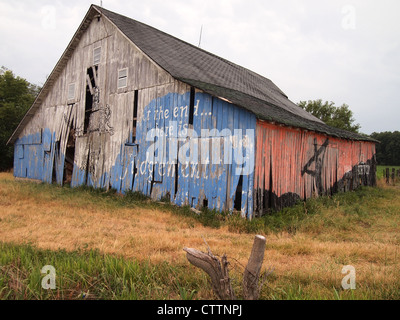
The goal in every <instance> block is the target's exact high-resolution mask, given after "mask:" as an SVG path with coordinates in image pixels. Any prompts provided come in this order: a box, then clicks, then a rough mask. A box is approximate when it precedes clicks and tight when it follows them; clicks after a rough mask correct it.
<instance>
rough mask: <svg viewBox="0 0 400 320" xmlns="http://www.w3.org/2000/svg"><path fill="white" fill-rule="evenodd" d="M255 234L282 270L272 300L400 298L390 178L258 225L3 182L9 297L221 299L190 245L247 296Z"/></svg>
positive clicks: (1, 263) (4, 277) (399, 221)
mask: <svg viewBox="0 0 400 320" xmlns="http://www.w3.org/2000/svg"><path fill="white" fill-rule="evenodd" d="M381 171H383V169H382V170H381ZM378 174H379V169H378ZM256 234H261V235H264V236H265V237H266V239H267V246H266V251H265V257H264V264H263V271H266V270H270V271H271V270H272V272H270V273H269V275H268V276H267V278H266V281H265V283H264V285H263V287H262V290H261V299H263V300H298V299H299V300H317V299H318V300H320V299H323V300H349V299H350V300H352V299H363V300H364V299H365V300H372V299H374V300H375V299H378V300H397V299H400V260H399V255H400V252H399V245H400V182H397V184H396V185H386V184H385V182H384V181H383V180H382V179H380V180H378V186H377V187H368V188H364V187H363V188H360V189H359V190H357V191H354V192H349V193H339V194H336V195H334V196H332V197H320V198H317V199H309V200H308V201H307V202H301V203H299V204H298V205H296V206H294V207H292V208H287V209H284V210H282V211H280V212H275V213H271V214H269V215H267V216H265V217H263V218H259V219H254V220H252V221H247V220H243V219H242V218H241V217H239V216H238V215H237V214H232V215H229V214H221V213H217V212H214V211H209V210H204V211H203V212H202V213H201V214H200V215H197V214H195V213H193V212H192V211H191V210H190V209H189V208H187V207H183V208H178V207H175V206H173V205H171V204H169V203H164V202H152V201H150V200H149V199H147V198H146V197H143V196H142V195H140V194H136V193H131V194H127V195H125V196H121V195H119V194H117V193H115V192H112V191H108V192H106V191H104V190H94V189H90V188H74V189H72V188H68V187H59V186H57V185H48V184H41V183H34V182H27V181H15V180H14V178H13V176H12V174H11V173H0V299H3V300H23V299H24V300H27V299H28V300H48V299H60V300H61V299H62V300H91V299H92V300H164V299H165V300H194V299H197V300H209V299H215V296H214V294H213V291H212V287H211V284H210V283H209V281H208V276H207V275H206V274H205V273H204V272H203V271H201V270H200V269H197V268H195V267H194V266H192V265H191V264H190V263H189V262H188V261H187V259H186V255H185V252H184V251H183V248H184V247H190V248H195V249H198V250H202V251H204V252H206V251H207V250H208V248H210V249H211V250H212V252H213V254H214V255H217V256H222V255H223V254H226V255H227V256H228V261H229V262H230V276H231V279H232V285H233V289H234V291H235V292H236V295H237V296H238V298H239V299H241V297H242V292H241V281H242V274H243V270H244V268H245V266H246V264H247V260H248V258H249V256H250V253H251V248H252V243H253V239H254V236H255V235H256ZM44 266H52V267H54V270H55V274H54V280H55V287H54V288H50V289H46V288H45V287H44V286H43V283H44V282H46V279H47V274H46V273H41V271H42V268H43V267H44ZM345 266H352V267H353V268H354V270H355V285H356V286H355V288H354V289H345V288H344V287H343V286H342V282H343V279H344V278H345V277H346V273H342V270H343V267H345Z"/></svg>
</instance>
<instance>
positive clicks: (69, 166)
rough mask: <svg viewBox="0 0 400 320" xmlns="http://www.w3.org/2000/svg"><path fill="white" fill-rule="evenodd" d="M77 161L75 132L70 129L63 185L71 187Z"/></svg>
mask: <svg viewBox="0 0 400 320" xmlns="http://www.w3.org/2000/svg"><path fill="white" fill-rule="evenodd" d="M74 160H75V130H74V128H72V127H71V128H70V130H69V135H68V140H67V146H66V149H65V164H64V180H63V184H67V185H71V181H72V174H73V172H74Z"/></svg>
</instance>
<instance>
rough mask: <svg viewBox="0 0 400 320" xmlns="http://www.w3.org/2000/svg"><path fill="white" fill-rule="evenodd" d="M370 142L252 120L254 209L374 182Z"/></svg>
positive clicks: (374, 169) (258, 209) (278, 206)
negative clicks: (254, 127) (254, 143)
mask: <svg viewBox="0 0 400 320" xmlns="http://www.w3.org/2000/svg"><path fill="white" fill-rule="evenodd" d="M375 172H376V164H375V143H373V142H368V141H351V140H345V139H338V138H334V137H329V136H327V135H323V134H318V133H315V132H309V131H305V130H300V129H295V128H288V127H284V126H280V125H276V124H271V123H267V122H263V121H260V120H258V121H257V130H256V165H255V177H254V190H255V200H254V201H255V208H254V209H255V210H254V211H255V213H256V215H261V214H263V213H265V211H266V210H268V208H277V209H279V208H281V207H284V206H286V205H291V204H293V203H295V202H296V201H297V200H299V199H302V200H304V199H307V198H310V197H312V196H314V195H316V194H320V195H321V194H331V193H333V192H336V191H346V190H349V189H355V188H356V187H358V186H359V185H360V184H363V185H373V184H375V182H376V178H375Z"/></svg>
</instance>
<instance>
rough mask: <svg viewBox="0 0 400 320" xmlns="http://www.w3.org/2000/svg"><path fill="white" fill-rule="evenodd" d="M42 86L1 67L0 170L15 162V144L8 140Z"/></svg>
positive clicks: (9, 166)
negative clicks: (9, 143)
mask: <svg viewBox="0 0 400 320" xmlns="http://www.w3.org/2000/svg"><path fill="white" fill-rule="evenodd" d="M39 91H40V87H39V86H37V85H34V84H31V83H29V82H28V81H26V80H25V79H23V78H21V77H18V76H15V75H14V73H13V72H12V71H11V70H9V69H7V68H5V67H1V68H0V171H5V170H10V169H11V168H12V167H13V163H14V160H13V159H14V146H13V145H8V146H7V141H8V139H9V138H10V137H11V135H12V134H13V132H14V130H15V129H16V128H17V126H18V124H19V122H20V121H21V120H22V118H23V116H24V115H25V113H26V112H27V111H28V109H29V108H30V106H31V105H32V104H33V101H34V100H35V98H36V96H37V94H38V93H39Z"/></svg>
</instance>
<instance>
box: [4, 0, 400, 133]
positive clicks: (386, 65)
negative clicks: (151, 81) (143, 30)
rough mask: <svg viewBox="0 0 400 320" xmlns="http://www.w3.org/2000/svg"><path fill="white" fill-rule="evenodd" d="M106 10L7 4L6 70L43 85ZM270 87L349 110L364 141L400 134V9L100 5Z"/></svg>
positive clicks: (312, 2)
mask: <svg viewBox="0 0 400 320" xmlns="http://www.w3.org/2000/svg"><path fill="white" fill-rule="evenodd" d="M91 3H94V4H97V5H100V0H99V1H86V0H79V1H78V0H68V1H61V0H58V1H46V0H18V1H15V0H12V1H11V0H0V66H1V65H2V66H5V67H7V68H9V69H11V70H12V71H14V73H15V74H16V75H19V76H21V77H23V78H25V79H27V80H28V81H29V82H32V83H35V84H39V85H43V83H44V82H45V80H46V76H47V75H49V74H50V73H51V71H52V70H53V68H54V66H55V64H56V63H57V61H58V59H59V58H60V57H61V55H62V53H63V51H64V50H65V48H66V47H67V45H68V43H69V41H70V40H71V38H72V36H73V35H74V33H75V31H76V29H77V28H78V27H79V25H80V23H81V21H82V19H83V18H84V16H85V14H86V12H87V10H88V9H89V7H90V4H91ZM103 6H104V7H105V8H106V9H109V10H112V11H114V12H117V13H120V14H123V15H126V16H128V17H130V18H133V19H136V20H138V21H141V22H144V23H147V24H149V25H151V26H153V27H156V28H158V29H160V30H162V31H165V32H167V33H169V34H171V35H173V36H176V37H178V38H180V39H182V40H185V41H187V42H189V43H192V44H194V45H198V44H199V38H200V37H199V36H200V29H201V27H202V26H203V32H202V38H201V48H203V49H205V50H207V51H209V52H212V53H214V54H217V55H219V56H221V57H223V58H225V59H228V60H230V61H232V62H234V63H237V64H239V65H241V66H244V67H246V68H248V69H250V70H252V71H255V72H257V73H259V74H261V75H263V76H265V77H267V78H269V79H271V80H272V81H273V82H274V83H275V84H276V85H277V86H278V87H279V88H281V89H282V90H283V91H284V92H285V93H286V95H287V96H289V99H290V100H292V101H293V102H295V103H298V102H299V101H301V100H315V99H323V100H324V101H325V100H326V101H333V102H334V103H335V105H336V106H340V105H342V104H343V103H346V104H348V105H349V106H350V109H351V110H352V111H353V112H354V115H355V119H356V122H357V123H360V124H361V127H362V128H361V131H362V132H364V133H367V134H370V133H372V132H374V131H375V132H381V131H395V130H400V1H398V0H381V1H377V0H354V1H351V0H349V1H341V0H334V1H333V0H332V1H328V0H325V1H321V0H318V1H317V0H302V1H300V0H296V1H295V0H279V1H275V0H269V1H265V0H262V1H261V0H170V1H166V0H134V1H121V0H103Z"/></svg>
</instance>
